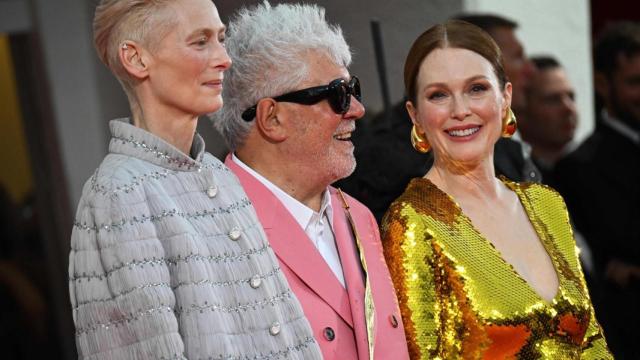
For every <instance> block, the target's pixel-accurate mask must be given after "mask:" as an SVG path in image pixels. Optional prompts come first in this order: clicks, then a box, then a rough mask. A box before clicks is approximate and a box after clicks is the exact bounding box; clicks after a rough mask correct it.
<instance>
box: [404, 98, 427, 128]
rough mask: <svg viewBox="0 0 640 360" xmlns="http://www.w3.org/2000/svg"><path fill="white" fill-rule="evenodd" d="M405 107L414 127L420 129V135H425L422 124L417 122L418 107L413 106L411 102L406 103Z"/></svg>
mask: <svg viewBox="0 0 640 360" xmlns="http://www.w3.org/2000/svg"><path fill="white" fill-rule="evenodd" d="M404 106H405V107H406V108H407V112H408V113H409V117H410V118H411V122H412V123H413V126H415V127H416V128H417V129H418V132H419V133H421V134H422V133H424V131H422V126H420V123H419V122H418V120H417V118H418V117H417V115H416V111H417V110H416V107H415V106H414V105H413V103H412V102H411V101H409V100H407V102H406V103H404Z"/></svg>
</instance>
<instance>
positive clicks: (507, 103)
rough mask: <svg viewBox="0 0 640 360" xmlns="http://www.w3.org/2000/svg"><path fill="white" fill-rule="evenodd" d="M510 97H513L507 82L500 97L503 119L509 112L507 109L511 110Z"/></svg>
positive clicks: (511, 88) (510, 86)
mask: <svg viewBox="0 0 640 360" xmlns="http://www.w3.org/2000/svg"><path fill="white" fill-rule="evenodd" d="M512 96H513V85H512V84H511V83H510V82H507V83H506V84H504V90H503V91H502V97H503V99H504V105H503V108H502V112H503V114H502V115H503V118H504V117H506V116H507V115H506V114H507V112H508V111H509V108H511V99H512ZM523 96H524V94H523Z"/></svg>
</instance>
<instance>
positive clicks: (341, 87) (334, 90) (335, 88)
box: [329, 80, 351, 114]
mask: <svg viewBox="0 0 640 360" xmlns="http://www.w3.org/2000/svg"><path fill="white" fill-rule="evenodd" d="M330 87H331V88H330V90H329V91H330V93H329V102H330V103H331V108H332V109H333V111H335V112H336V114H344V113H346V112H347V111H348V110H349V105H350V103H351V96H350V94H349V90H348V88H347V84H346V82H345V81H344V80H340V81H336V82H335V83H333V84H331V85H330Z"/></svg>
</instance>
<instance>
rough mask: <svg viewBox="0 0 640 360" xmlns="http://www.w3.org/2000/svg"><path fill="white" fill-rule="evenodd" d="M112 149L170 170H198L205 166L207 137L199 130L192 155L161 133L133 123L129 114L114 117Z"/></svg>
mask: <svg viewBox="0 0 640 360" xmlns="http://www.w3.org/2000/svg"><path fill="white" fill-rule="evenodd" d="M109 129H110V130H111V141H110V142H109V152H110V153H114V154H122V155H127V156H131V157H135V158H138V159H141V160H144V161H148V162H150V163H152V164H155V165H158V166H161V167H163V168H166V169H170V170H177V171H195V170H198V169H201V168H202V166H203V163H202V161H203V158H204V154H205V149H204V140H203V139H202V137H201V136H200V135H199V134H198V133H195V134H194V137H193V143H192V145H191V151H190V155H191V156H189V155H187V154H185V153H183V152H182V151H180V150H179V149H178V148H176V147H175V146H173V145H171V144H169V143H168V142H166V141H165V140H163V139H161V138H160V137H158V136H156V135H154V134H152V133H150V132H148V131H146V130H143V129H141V128H138V127H136V126H133V125H131V123H130V120H129V118H122V119H116V120H111V121H110V122H109Z"/></svg>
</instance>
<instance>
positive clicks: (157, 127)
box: [132, 105, 198, 155]
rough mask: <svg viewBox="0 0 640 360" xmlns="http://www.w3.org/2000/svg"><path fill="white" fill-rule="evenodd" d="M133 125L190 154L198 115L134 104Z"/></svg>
mask: <svg viewBox="0 0 640 360" xmlns="http://www.w3.org/2000/svg"><path fill="white" fill-rule="evenodd" d="M132 113H133V125H134V126H136V127H139V128H141V129H144V130H146V131H148V132H150V133H152V134H154V135H156V136H158V137H159V138H161V139H163V140H164V141H166V142H168V143H169V144H171V145H173V146H174V147H176V148H177V149H178V150H180V151H182V152H183V153H185V154H186V155H190V152H191V145H192V144H193V136H194V134H195V132H196V127H197V125H198V117H197V116H194V115H192V114H185V113H183V112H179V111H176V110H175V109H166V108H165V107H159V106H144V105H143V106H139V107H137V106H132Z"/></svg>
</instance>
